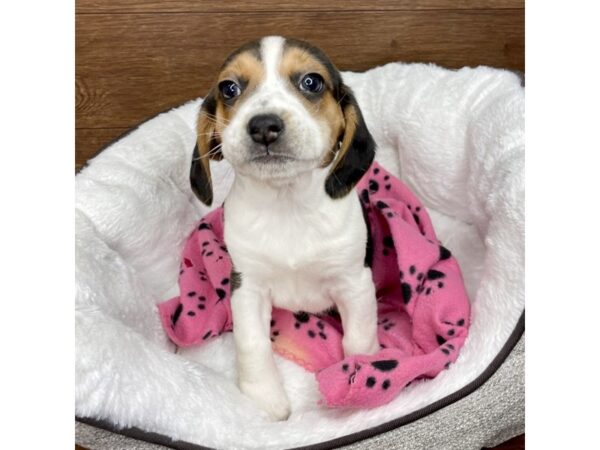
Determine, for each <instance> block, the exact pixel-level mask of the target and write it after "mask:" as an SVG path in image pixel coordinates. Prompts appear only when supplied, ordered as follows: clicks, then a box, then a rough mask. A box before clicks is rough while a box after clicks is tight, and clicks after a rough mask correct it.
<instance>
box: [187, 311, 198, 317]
mask: <svg viewBox="0 0 600 450" xmlns="http://www.w3.org/2000/svg"><path fill="white" fill-rule="evenodd" d="M187 315H188V316H190V317H194V316H195V315H196V313H195V312H194V311H188V313H187Z"/></svg>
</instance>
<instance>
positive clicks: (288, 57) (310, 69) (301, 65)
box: [279, 47, 344, 167]
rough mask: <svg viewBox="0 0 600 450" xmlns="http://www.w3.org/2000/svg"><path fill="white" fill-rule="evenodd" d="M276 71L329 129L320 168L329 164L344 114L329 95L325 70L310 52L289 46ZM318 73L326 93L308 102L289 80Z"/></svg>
mask: <svg viewBox="0 0 600 450" xmlns="http://www.w3.org/2000/svg"><path fill="white" fill-rule="evenodd" d="M279 72H280V75H281V77H282V78H283V79H284V80H290V83H291V89H293V92H295V93H296V95H297V97H298V98H299V99H300V100H301V101H302V103H303V104H304V106H305V108H306V109H307V110H308V111H310V112H311V113H312V114H313V115H314V116H315V118H317V120H320V121H321V122H322V123H325V124H327V126H328V128H329V142H328V144H329V145H328V151H327V152H326V153H325V154H324V155H323V162H322V164H321V165H322V167H325V166H327V165H329V163H331V161H332V160H333V158H334V157H335V153H336V150H337V140H338V137H339V136H340V134H341V133H342V131H343V130H344V114H343V112H342V109H341V107H340V105H339V104H338V102H337V101H336V99H335V97H334V95H333V92H332V88H333V86H332V80H331V78H330V76H329V71H328V70H327V68H326V67H325V66H324V65H323V64H322V63H321V61H319V60H318V59H317V58H315V57H314V55H312V54H311V53H310V51H307V50H305V49H302V48H298V47H290V48H287V49H286V51H285V53H284V54H283V57H282V60H281V64H280V67H279ZM309 73H318V74H319V75H321V76H322V77H323V80H324V81H325V91H324V92H323V94H322V95H321V97H320V98H318V99H316V100H314V101H311V100H309V99H307V98H306V97H305V96H304V95H303V94H302V93H301V92H300V91H299V90H298V87H297V86H295V85H294V84H293V81H291V79H292V77H293V76H294V75H297V74H302V75H305V74H309Z"/></svg>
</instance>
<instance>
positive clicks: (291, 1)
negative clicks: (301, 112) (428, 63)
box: [75, 0, 525, 14]
mask: <svg viewBox="0 0 600 450" xmlns="http://www.w3.org/2000/svg"><path fill="white" fill-rule="evenodd" d="M75 7H76V12H77V13H78V14H94V13H109V12H110V13H127V12H129V13H131V12H180V13H181V12H203V13H206V12H237V13H239V12H252V11H254V12H256V11H327V10H329V11H332V10H335V11H365V10H367V11H377V10H396V11H398V10H434V9H508V8H524V7H525V1H524V0H372V1H370V2H365V1H364V0H346V1H343V2H336V3H335V4H334V3H332V2H325V1H323V0H281V1H279V0H228V1H226V2H215V1H214V0H169V1H160V0H77V2H76V6H75Z"/></svg>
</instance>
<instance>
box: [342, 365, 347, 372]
mask: <svg viewBox="0 0 600 450" xmlns="http://www.w3.org/2000/svg"><path fill="white" fill-rule="evenodd" d="M342 370H343V371H344V372H348V364H346V363H344V364H342Z"/></svg>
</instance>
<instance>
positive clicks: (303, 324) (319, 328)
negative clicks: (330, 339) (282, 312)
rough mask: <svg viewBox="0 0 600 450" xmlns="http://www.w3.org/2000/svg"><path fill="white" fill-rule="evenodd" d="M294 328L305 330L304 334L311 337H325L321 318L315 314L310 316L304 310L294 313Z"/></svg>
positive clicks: (324, 338)
mask: <svg viewBox="0 0 600 450" xmlns="http://www.w3.org/2000/svg"><path fill="white" fill-rule="evenodd" d="M294 318H295V319H296V321H295V322H294V328H295V329H296V330H300V331H306V334H307V336H308V337H309V338H311V339H316V338H318V339H323V340H326V339H327V334H325V324H324V323H323V321H322V320H321V319H319V318H318V317H316V316H312V315H310V314H308V313H307V312H304V311H299V312H297V313H294Z"/></svg>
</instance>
